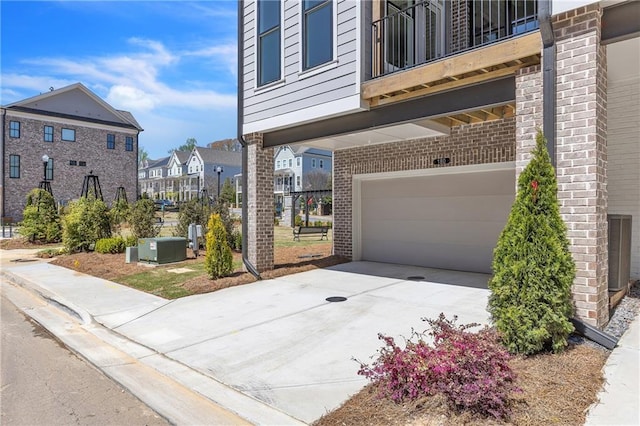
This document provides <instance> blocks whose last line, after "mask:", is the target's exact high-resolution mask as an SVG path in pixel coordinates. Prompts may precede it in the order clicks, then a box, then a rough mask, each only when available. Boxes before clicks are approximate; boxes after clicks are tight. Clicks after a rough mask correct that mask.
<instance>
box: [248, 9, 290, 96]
mask: <svg viewBox="0 0 640 426" xmlns="http://www.w3.org/2000/svg"><path fill="white" fill-rule="evenodd" d="M278 1H279V0H278ZM284 9H285V2H284V1H281V2H280V79H279V80H276V81H272V82H271V83H267V84H264V85H262V86H260V85H259V84H258V83H259V82H258V68H259V65H260V64H259V63H258V50H259V49H258V36H259V34H258V0H256V1H255V2H254V5H253V16H254V25H253V27H254V28H253V40H254V62H253V63H254V65H253V68H254V69H253V91H254V94H258V93H261V92H265V91H268V90H271V89H275V88H276V87H281V86H283V85H284V83H285V75H284Z"/></svg>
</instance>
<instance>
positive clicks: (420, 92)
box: [370, 64, 527, 106]
mask: <svg viewBox="0 0 640 426" xmlns="http://www.w3.org/2000/svg"><path fill="white" fill-rule="evenodd" d="M524 66H527V65H526V64H522V65H514V66H512V67H508V68H501V69H499V70H496V71H491V72H488V73H486V74H478V75H474V76H473V77H468V78H464V79H461V80H457V81H450V82H448V83H442V84H438V85H436V86H431V87H426V88H423V89H417V90H413V91H411V92H409V93H403V94H400V95H394V96H389V97H388V98H384V99H378V101H377V102H376V101H374V100H371V102H370V105H371V106H377V105H385V104H389V103H391V102H397V101H402V100H406V99H410V98H415V97H417V96H425V95H429V94H432V93H436V92H441V91H443V90H449V89H455V88H457V87H461V86H467V85H470V84H475V83H480V82H483V81H486V80H491V79H494V78H499V77H505V76H507V75H510V74H513V73H514V72H516V70H518V69H520V68H523V67H524Z"/></svg>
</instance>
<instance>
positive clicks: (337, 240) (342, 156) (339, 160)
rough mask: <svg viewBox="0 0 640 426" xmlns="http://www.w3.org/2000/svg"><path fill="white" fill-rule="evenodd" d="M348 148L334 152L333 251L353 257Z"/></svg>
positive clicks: (350, 179) (351, 196)
mask: <svg viewBox="0 0 640 426" xmlns="http://www.w3.org/2000/svg"><path fill="white" fill-rule="evenodd" d="M351 159H352V157H351V156H350V155H349V151H348V150H338V151H334V152H333V194H332V195H333V253H334V254H336V255H338V256H345V257H347V258H349V259H352V233H351V231H352V223H351V222H352V218H351V215H352V211H353V210H352V198H353V183H352V171H351V166H350V160H351Z"/></svg>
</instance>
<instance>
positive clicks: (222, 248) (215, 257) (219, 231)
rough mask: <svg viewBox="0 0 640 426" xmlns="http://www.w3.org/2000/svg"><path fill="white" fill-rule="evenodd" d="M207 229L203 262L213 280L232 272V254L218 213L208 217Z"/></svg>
mask: <svg viewBox="0 0 640 426" xmlns="http://www.w3.org/2000/svg"><path fill="white" fill-rule="evenodd" d="M207 229H208V230H207V234H206V249H207V252H206V254H205V259H204V263H205V269H206V270H207V274H208V275H209V277H210V278H211V279H214V280H215V279H217V278H221V277H226V276H228V275H230V274H231V272H233V255H232V253H231V248H230V247H229V243H228V238H227V231H226V230H225V229H224V224H223V223H222V219H220V215H219V214H215V213H214V214H212V215H211V216H210V217H209V223H208V224H207Z"/></svg>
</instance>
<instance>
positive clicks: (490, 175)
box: [360, 170, 515, 199]
mask: <svg viewBox="0 0 640 426" xmlns="http://www.w3.org/2000/svg"><path fill="white" fill-rule="evenodd" d="M513 174H514V171H513V170H501V171H496V172H479V173H461V174H446V175H436V176H429V177H428V178H425V177H424V176H420V177H406V178H398V179H385V180H372V181H365V182H363V183H362V186H361V190H360V191H361V196H362V198H363V199H367V198H382V199H389V198H411V197H421V198H422V197H448V196H452V195H460V196H473V195H478V194H483V195H496V194H504V193H505V192H508V191H513V188H514V185H515V181H514V180H513V179H510V176H512V175H513ZM478 175H483V176H482V178H479V179H477V178H475V177H477V176H478ZM510 181H511V182H510Z"/></svg>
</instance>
